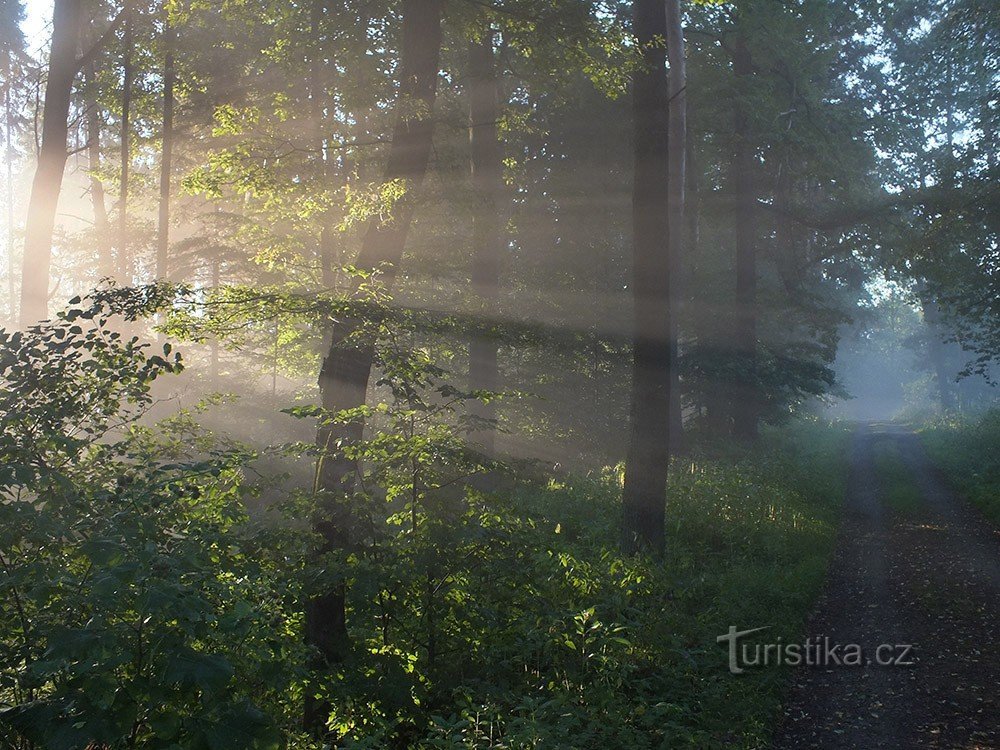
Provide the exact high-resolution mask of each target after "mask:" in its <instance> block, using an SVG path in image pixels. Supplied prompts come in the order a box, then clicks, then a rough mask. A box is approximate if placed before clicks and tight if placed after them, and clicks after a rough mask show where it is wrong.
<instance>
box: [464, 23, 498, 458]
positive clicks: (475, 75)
mask: <svg viewBox="0 0 1000 750" xmlns="http://www.w3.org/2000/svg"><path fill="white" fill-rule="evenodd" d="M499 117H500V111H499V91H498V88H497V77H496V68H495V64H494V60H493V33H492V31H489V32H487V33H486V34H484V36H483V39H482V40H480V41H474V42H471V43H470V44H469V145H470V150H471V156H472V159H471V161H472V190H473V201H474V203H475V205H474V207H473V213H472V235H473V246H474V247H473V258H472V288H473V290H474V291H475V294H476V303H477V306H478V310H477V312H478V313H479V317H480V318H481V319H484V320H488V319H492V318H495V317H496V313H497V309H496V308H497V301H498V296H499V290H500V242H501V238H500V221H499V216H498V213H497V210H498V207H497V202H498V198H499V195H500V191H501V189H502V185H503V171H502V170H503V162H502V160H503V154H502V153H501V150H500V141H499V140H498V135H497V121H498V119H499ZM498 349H499V346H498V342H497V339H496V338H495V337H492V336H483V335H478V334H474V335H473V336H472V337H471V339H470V341H469V386H470V387H471V388H472V389H473V390H485V391H496V390H497V388H498V387H499V383H500V375H499V371H498V367H499V364H498V363H499V351H498ZM472 413H473V415H474V416H476V417H479V418H481V419H484V420H487V421H489V422H490V423H492V422H493V421H494V420H495V419H496V407H495V406H494V405H493V404H492V403H489V404H483V403H479V402H476V403H475V405H474V408H473V409H472ZM470 437H471V439H472V441H473V442H474V443H476V444H477V445H478V446H479V447H480V448H481V449H482V450H483V452H484V453H485V454H486V455H493V454H494V452H495V450H496V430H495V429H494V428H493V427H492V426H490V427H484V428H483V429H481V430H477V431H476V432H475V433H474V434H473V435H471V436H470Z"/></svg>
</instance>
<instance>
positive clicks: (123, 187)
mask: <svg viewBox="0 0 1000 750" xmlns="http://www.w3.org/2000/svg"><path fill="white" fill-rule="evenodd" d="M126 12H127V13H128V15H127V17H126V18H125V31H124V34H123V37H122V47H123V51H122V111H121V177H120V179H119V187H118V195H119V198H118V275H119V277H120V278H119V281H121V283H123V284H125V285H127V286H131V284H132V282H133V278H132V276H133V269H132V258H131V256H130V254H129V247H128V189H129V167H130V162H131V159H132V149H131V132H130V131H131V127H132V124H131V116H132V72H133V71H132V54H133V51H134V50H133V29H132V14H131V11H126Z"/></svg>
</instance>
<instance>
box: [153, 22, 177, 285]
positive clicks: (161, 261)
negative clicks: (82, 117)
mask: <svg viewBox="0 0 1000 750" xmlns="http://www.w3.org/2000/svg"><path fill="white" fill-rule="evenodd" d="M176 38H177V32H176V30H175V29H174V27H173V24H172V23H171V22H170V16H169V11H167V9H164V19H163V148H162V149H161V151H160V205H159V216H158V217H157V233H156V278H157V279H169V278H170V271H169V269H168V263H169V253H170V170H171V168H172V166H173V153H174V80H175V75H176V73H175V70H174V42H175V40H176Z"/></svg>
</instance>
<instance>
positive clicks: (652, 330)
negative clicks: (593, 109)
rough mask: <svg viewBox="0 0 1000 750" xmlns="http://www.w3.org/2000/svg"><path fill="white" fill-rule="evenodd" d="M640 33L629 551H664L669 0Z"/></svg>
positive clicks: (649, 15)
mask: <svg viewBox="0 0 1000 750" xmlns="http://www.w3.org/2000/svg"><path fill="white" fill-rule="evenodd" d="M632 8H633V31H634V33H635V36H636V39H637V42H638V43H639V44H640V45H642V49H643V63H644V64H643V67H642V68H641V69H640V70H638V71H637V72H636V73H635V76H634V79H633V85H632V101H633V120H634V122H633V127H634V140H635V143H634V148H635V176H634V185H633V195H632V222H633V232H634V237H633V261H632V263H633V270H632V273H633V295H634V303H635V324H634V325H635V331H634V341H633V355H632V357H633V366H632V409H631V422H632V424H631V435H630V440H629V449H628V455H627V458H626V463H625V488H624V492H623V517H622V548H623V550H624V551H626V552H637V551H640V550H648V551H650V552H652V553H653V554H660V553H662V551H663V547H664V542H665V539H664V521H665V519H664V514H665V508H666V488H667V469H668V464H669V460H670V450H669V432H670V431H669V420H670V377H671V369H672V362H671V343H670V338H671V336H670V334H671V330H672V329H671V321H670V269H671V262H670V256H669V253H668V239H667V238H668V237H669V236H670V233H669V224H668V220H667V211H666V209H667V205H668V179H667V178H668V161H669V160H668V138H667V126H668V122H667V121H668V113H667V111H668V98H669V97H668V93H667V74H666V57H665V53H664V49H663V45H662V44H661V43H659V40H662V39H664V38H665V37H666V34H667V23H666V12H665V9H664V4H663V0H635V1H634V2H633V5H632Z"/></svg>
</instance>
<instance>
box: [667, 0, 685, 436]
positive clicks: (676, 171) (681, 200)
mask: <svg viewBox="0 0 1000 750" xmlns="http://www.w3.org/2000/svg"><path fill="white" fill-rule="evenodd" d="M665 6H666V13H667V36H666V41H667V61H668V62H669V63H670V69H669V75H668V78H667V86H668V96H669V97H670V114H669V117H670V119H669V138H668V140H669V144H668V146H669V157H668V165H669V166H668V175H669V176H668V182H669V187H668V189H669V198H668V201H667V213H668V217H667V223H668V226H669V228H670V229H669V231H670V236H669V249H668V253H669V255H670V285H671V287H670V302H671V311H670V323H671V328H670V357H671V361H672V362H673V363H674V364H675V366H674V367H671V368H670V451H671V453H673V454H677V453H680V452H681V451H682V450H683V442H684V419H683V412H682V409H681V382H680V377H679V375H678V368H677V367H676V363H677V361H678V359H679V356H678V355H679V351H680V327H679V318H680V316H679V312H680V309H681V306H682V304H683V291H682V290H681V279H682V277H683V264H684V212H685V210H686V195H685V187H686V185H685V182H686V180H685V177H686V169H687V162H686V159H687V92H686V87H687V66H686V61H685V59H684V28H683V18H682V16H681V4H680V0H665Z"/></svg>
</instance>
